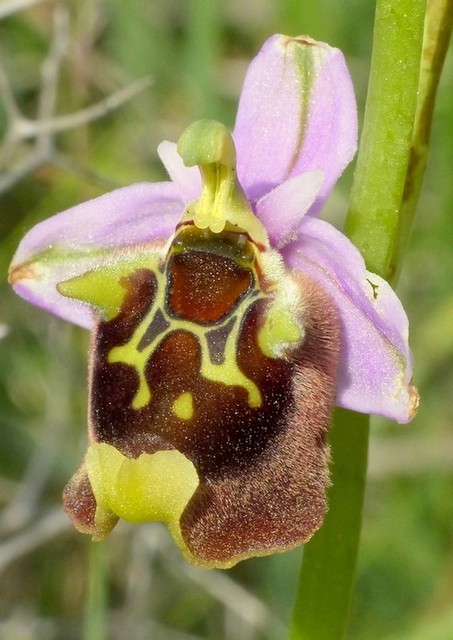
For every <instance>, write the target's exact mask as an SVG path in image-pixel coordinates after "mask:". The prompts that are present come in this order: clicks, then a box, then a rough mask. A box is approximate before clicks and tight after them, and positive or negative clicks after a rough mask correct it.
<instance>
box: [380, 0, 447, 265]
mask: <svg viewBox="0 0 453 640" xmlns="http://www.w3.org/2000/svg"><path fill="white" fill-rule="evenodd" d="M452 28H453V0H428V1H427V7H426V18H425V33H424V37H423V48H422V61H421V68H420V82H419V91H418V98H417V108H416V112H415V125H414V132H413V135H412V144H411V149H410V154H409V166H408V170H407V175H406V182H405V186H404V193H403V202H402V205H401V209H400V218H399V234H398V240H399V241H398V243H397V244H396V246H395V248H394V251H393V255H392V261H391V264H390V273H392V274H395V275H398V273H399V269H400V268H401V256H402V255H403V254H404V251H405V249H406V247H407V244H408V241H409V236H410V232H411V228H412V223H413V220H414V216H415V211H416V208H417V203H418V200H419V197H420V191H421V188H422V185H423V177H424V175H425V169H426V163H427V160H428V149H429V138H430V134H431V123H432V118H433V112H434V104H435V101H436V93H437V87H438V85H439V80H440V75H441V72H442V68H443V65H444V61H445V56H446V54H447V50H448V44H449V41H450V35H451V31H452Z"/></svg>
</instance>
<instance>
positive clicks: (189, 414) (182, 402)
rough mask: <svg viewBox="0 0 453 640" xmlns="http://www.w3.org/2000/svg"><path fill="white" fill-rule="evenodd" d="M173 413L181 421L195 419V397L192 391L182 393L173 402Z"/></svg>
mask: <svg viewBox="0 0 453 640" xmlns="http://www.w3.org/2000/svg"><path fill="white" fill-rule="evenodd" d="M173 413H174V414H175V415H176V416H177V417H178V418H181V420H190V419H191V418H193V414H194V406H193V395H192V394H191V393H190V391H185V392H184V393H181V395H180V396H178V397H177V398H176V400H175V401H174V402H173Z"/></svg>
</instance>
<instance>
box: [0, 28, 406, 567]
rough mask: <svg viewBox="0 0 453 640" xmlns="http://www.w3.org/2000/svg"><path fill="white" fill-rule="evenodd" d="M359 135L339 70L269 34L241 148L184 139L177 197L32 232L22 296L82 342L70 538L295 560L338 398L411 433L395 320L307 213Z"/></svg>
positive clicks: (319, 492)
mask: <svg viewBox="0 0 453 640" xmlns="http://www.w3.org/2000/svg"><path fill="white" fill-rule="evenodd" d="M356 126H357V125H356V109H355V101H354V95H353V90H352V86H351V82H350V78H349V74H348V72H347V69H346V65H345V62H344V59H343V56H342V54H341V53H340V52H339V51H338V50H337V49H332V48H331V47H329V46H328V45H325V44H322V43H318V42H315V41H313V40H312V39H310V38H307V37H301V38H287V37H284V36H274V37H272V38H270V39H269V40H268V41H267V42H266V43H265V45H264V46H263V48H262V50H261V52H260V53H259V54H258V56H257V57H256V58H255V60H254V61H253V62H252V64H251V66H250V68H249V71H248V74H247V76H246V80H245V84H244V88H243V91H242V95H241V100H240V104H239V110H238V115H237V120H236V126H235V129H234V132H233V134H232V136H230V134H229V133H228V131H227V130H226V128H225V127H224V126H223V125H221V124H219V123H216V122H212V121H200V122H197V123H194V124H193V125H191V126H190V127H189V128H188V129H187V130H186V132H185V133H184V134H183V135H182V137H181V139H180V141H179V143H178V148H176V145H173V144H171V143H162V145H161V147H160V154H161V157H162V159H163V161H164V163H165V164H166V166H167V169H168V171H169V174H170V176H171V178H172V182H165V183H157V184H137V185H133V186H131V187H126V188H124V189H119V190H117V191H114V192H112V193H110V194H107V195H105V196H102V197H100V198H97V199H95V200H92V201H90V202H86V203H84V204H81V205H78V206H76V207H74V208H72V209H69V210H68V211H65V212H63V213H61V214H58V215H57V216H54V217H53V218H50V219H49V220H47V221H45V222H43V223H41V224H40V225H37V226H36V227H35V228H34V229H32V230H31V231H30V232H29V234H27V236H26V237H25V238H24V240H23V241H22V243H21V245H20V247H19V249H18V251H17V254H16V256H15V258H14V261H13V265H12V268H11V281H12V283H13V285H14V287H15V289H16V291H17V292H18V293H19V294H20V295H23V296H24V297H25V298H26V299H28V300H30V301H31V302H33V303H35V304H38V305H39V306H42V307H44V308H46V309H48V310H50V311H52V312H53V313H56V314H57V315H60V316H61V317H63V318H65V319H68V320H70V321H72V322H75V323H78V324H80V325H82V326H85V327H90V328H92V329H93V339H92V347H91V358H90V362H91V364H90V408H89V447H88V451H87V454H86V456H85V460H84V463H83V465H82V467H81V468H80V469H79V471H78V472H77V473H76V475H75V476H74V478H73V479H72V480H71V482H70V483H69V484H68V486H67V488H66V490H65V506H66V509H67V511H68V513H69V514H70V516H71V518H72V519H73V521H74V524H75V526H76V527H77V528H79V529H80V530H81V531H85V532H87V533H90V534H92V535H93V537H94V538H98V539H99V538H102V537H103V536H105V535H106V534H107V533H108V532H109V531H110V530H111V528H112V527H113V526H114V525H115V523H116V522H117V520H118V518H119V517H121V518H124V519H126V520H129V521H136V522H142V521H148V520H163V521H165V522H166V523H167V524H168V527H169V529H170V531H171V533H172V534H173V536H174V538H175V540H176V542H177V543H178V545H179V546H180V548H181V549H182V551H183V553H184V554H185V556H186V557H187V558H188V559H189V560H191V561H193V562H196V563H199V564H202V565H205V566H219V567H227V566H231V565H232V564H234V563H235V562H237V561H238V560H241V559H244V558H247V557H250V556H252V555H262V554H268V553H272V552H274V551H279V550H284V549H288V548H291V547H293V546H295V545H297V544H300V543H301V542H303V541H306V540H308V539H309V538H310V537H311V535H312V534H313V533H314V531H316V529H317V528H318V527H319V526H320V525H321V523H322V520H323V516H324V512H325V509H326V504H325V503H326V500H325V489H326V486H327V484H328V447H327V445H326V432H327V429H328V425H329V420H330V414H331V409H332V406H333V404H334V403H335V402H336V403H337V404H339V405H340V406H344V407H347V408H350V409H354V410H358V411H363V412H367V413H368V412H369V413H378V414H382V415H387V416H388V417H391V418H394V419H396V420H398V421H400V422H407V421H408V420H409V419H410V418H411V416H412V414H413V412H414V410H415V406H416V401H417V394H416V391H415V390H414V388H413V387H412V386H411V383H410V380H411V362H410V351H409V347H408V343H407V318H406V316H405V314H404V311H403V309H402V307H401V304H400V302H399V301H398V299H397V297H396V295H395V294H394V292H393V291H392V289H391V288H390V287H389V285H388V284H387V283H386V282H385V281H384V280H382V279H381V278H379V277H378V276H376V275H375V274H372V273H369V272H367V271H366V269H365V265H364V263H363V260H362V259H361V257H360V255H359V253H358V251H357V250H356V249H355V248H354V246H353V245H352V244H351V243H350V242H349V241H348V240H347V239H346V238H345V237H344V236H343V235H342V234H341V233H340V232H339V231H337V230H336V229H335V228H334V227H333V226H331V225H330V224H328V223H327V222H324V221H322V220H318V219H317V218H316V217H315V216H316V214H317V213H318V212H319V210H320V208H321V207H322V205H323V203H324V201H325V199H326V197H327V195H328V193H329V192H330V190H331V188H332V186H333V185H334V183H335V182H336V180H337V178H338V176H339V175H340V174H341V172H342V171H343V169H344V167H345V166H346V164H347V163H348V162H349V161H350V159H351V157H352V156H353V154H354V152H355V146H356ZM178 152H179V153H178ZM197 167H198V168H197ZM200 177H201V180H200Z"/></svg>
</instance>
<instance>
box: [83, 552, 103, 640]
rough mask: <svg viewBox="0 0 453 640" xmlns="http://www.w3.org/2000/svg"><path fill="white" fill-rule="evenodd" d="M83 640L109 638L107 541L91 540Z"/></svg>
mask: <svg viewBox="0 0 453 640" xmlns="http://www.w3.org/2000/svg"><path fill="white" fill-rule="evenodd" d="M83 640H107V555H106V543H105V542H90V545H89V556H88V589H87V597H86V603H85V620H84V629H83Z"/></svg>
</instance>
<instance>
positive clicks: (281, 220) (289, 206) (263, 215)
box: [255, 171, 324, 247]
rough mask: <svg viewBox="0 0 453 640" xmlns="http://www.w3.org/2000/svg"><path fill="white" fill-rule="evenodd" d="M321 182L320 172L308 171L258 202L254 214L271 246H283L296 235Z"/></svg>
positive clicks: (322, 179)
mask: <svg viewBox="0 0 453 640" xmlns="http://www.w3.org/2000/svg"><path fill="white" fill-rule="evenodd" d="M323 182H324V176H323V174H322V173H321V172H320V171H308V172H307V173H303V174H302V175H300V176H296V177H295V178H291V179H290V180H287V181H286V182H284V183H283V184H281V185H279V186H278V187H276V188H275V189H273V190H272V191H270V192H269V193H267V194H266V195H265V196H263V197H262V198H261V199H260V200H258V202H257V203H256V207H255V209H256V214H257V216H258V217H259V219H260V220H261V222H262V223H263V224H264V226H265V227H266V231H267V233H268V235H269V239H270V241H271V244H272V246H277V247H281V246H283V245H284V244H285V243H286V241H287V239H288V238H291V236H292V235H293V234H295V233H297V231H298V229H299V226H300V223H301V221H302V218H303V216H304V215H305V214H306V213H307V211H308V210H309V208H310V207H311V206H312V204H313V202H314V201H315V199H316V196H317V195H318V193H319V191H320V188H321V185H322V183H323Z"/></svg>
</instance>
